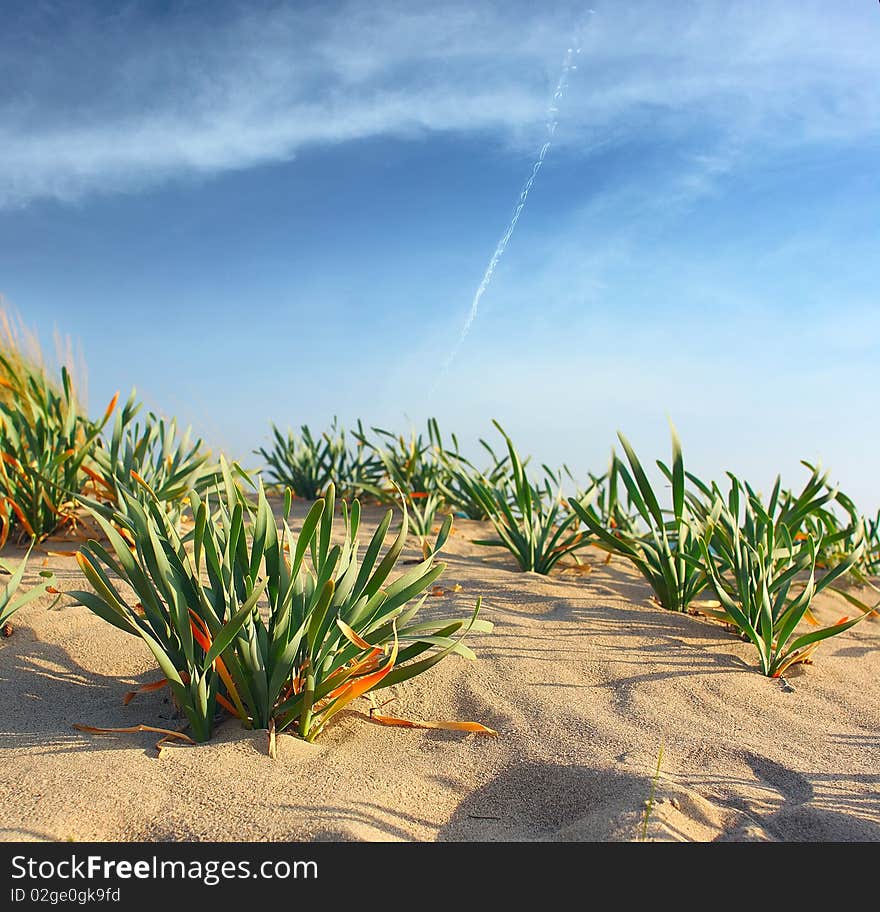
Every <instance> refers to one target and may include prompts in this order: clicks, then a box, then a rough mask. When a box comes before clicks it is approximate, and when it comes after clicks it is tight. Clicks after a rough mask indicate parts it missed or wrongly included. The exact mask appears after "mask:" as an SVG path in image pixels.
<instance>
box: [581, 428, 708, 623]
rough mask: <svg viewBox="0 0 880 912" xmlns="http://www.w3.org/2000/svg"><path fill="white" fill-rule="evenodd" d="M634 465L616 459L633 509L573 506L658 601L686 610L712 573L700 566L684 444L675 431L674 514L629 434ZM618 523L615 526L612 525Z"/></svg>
mask: <svg viewBox="0 0 880 912" xmlns="http://www.w3.org/2000/svg"><path fill="white" fill-rule="evenodd" d="M618 437H619V438H620V442H621V445H622V446H623V450H624V453H625V454H626V458H627V462H628V463H629V465H628V466H627V465H626V464H624V463H623V462H622V461H621V460H620V459H619V458H617V457H614V464H613V467H612V470H611V473H612V474H611V478H612V479H614V484H617V479H619V480H620V481H622V482H623V484H624V487H625V488H626V492H627V497H628V507H629V508H628V509H626V510H625V509H622V508H620V507H619V506H618V505H617V494H616V489H615V493H614V494H613V507H612V508H611V509H609V508H608V506H606V508H605V509H603V511H602V512H601V513H600V512H598V511H597V510H596V509H595V508H594V507H593V506H592V505H591V504H590V503H585V502H584V501H583V500H578V499H577V498H574V497H572V498H570V499H569V503H570V504H571V508H572V510H573V511H574V514H575V515H577V516H578V517H579V518H580V519H581V521H582V522H583V523H584V524H585V525H586V526H587V528H588V529H589V531H590V532H591V533H592V534H593V535H594V536H595V538H596V544H598V545H599V547H602V548H604V549H605V550H607V551H608V552H609V553H611V554H618V555H620V556H621V557H625V558H626V559H627V560H629V561H630V562H631V563H632V564H633V565H634V566H635V567H636V568H637V569H638V570H639V572H640V573H641V574H642V576H643V577H644V578H645V580H646V581H647V582H648V584H649V585H650V586H651V589H652V590H653V591H654V596H655V598H656V600H657V602H658V603H659V604H660V605H661V606H662V607H663V608H666V609H667V610H669V611H686V610H687V607H688V605H689V604H690V603H691V601H692V600H693V599H694V598H695V597H696V596H697V595H699V593H700V592H702V590H703V589H704V588H705V587H706V583H707V580H706V574H705V571H704V569H703V568H702V566H701V564H700V558H701V552H700V532H701V527H702V523H701V520H700V517H699V516H698V515H697V514H696V513H695V511H694V510H693V509H692V508H691V506H690V502H689V499H688V498H687V497H686V496H685V494H686V492H685V471H684V461H683V459H682V452H681V442H680V441H679V439H678V434H677V433H676V431H675V428H672V468H671V470H668V469H666V467H665V466H664V464H663V463H662V462H660V461H659V460H658V463H657V464H658V466H659V467H660V469H661V471H663V470H664V469H665V470H666V471H667V472H668V474H669V477H670V479H671V487H672V510H671V511H669V510H663V509H662V508H661V506H660V501H659V498H658V497H657V494H656V493H655V491H654V489H653V487H652V486H651V483H650V481H649V480H648V476H647V474H646V473H645V470H644V468H643V467H642V464H641V463H640V462H639V459H638V457H637V456H636V453H635V451H634V450H633V448H632V446H631V445H630V443H629V441H628V440H627V439H626V437H624V436H623V434H618ZM612 520H613V522H612Z"/></svg>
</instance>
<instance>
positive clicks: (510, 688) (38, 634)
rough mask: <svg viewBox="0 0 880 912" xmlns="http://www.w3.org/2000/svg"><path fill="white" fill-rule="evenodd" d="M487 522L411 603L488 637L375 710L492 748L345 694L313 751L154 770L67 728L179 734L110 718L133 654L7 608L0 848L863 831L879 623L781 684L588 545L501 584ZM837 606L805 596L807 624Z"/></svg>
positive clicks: (223, 746) (141, 661) (879, 751)
mask: <svg viewBox="0 0 880 912" xmlns="http://www.w3.org/2000/svg"><path fill="white" fill-rule="evenodd" d="M379 515H380V514H379V512H378V511H376V510H373V509H367V510H365V519H364V523H365V526H367V527H369V526H370V524H371V523H375V522H376V521H377V518H378V516H379ZM487 531H488V526H487V525H486V524H482V523H477V522H472V521H468V520H461V519H459V520H456V524H455V534H454V535H453V536H452V538H451V539H450V541H449V544H448V546H447V548H446V554H445V559H446V560H447V562H448V567H447V570H446V572H445V573H444V575H443V577H441V579H440V581H439V582H441V583H442V584H443V585H444V586H446V587H447V588H449V589H451V588H452V587H453V586H454V585H455V584H458V585H459V586H460V587H461V589H460V590H459V591H454V592H447V593H446V594H445V595H443V596H439V597H432V598H431V599H429V605H428V609H427V610H430V611H442V613H443V614H449V613H452V612H459V611H460V612H462V613H465V612H469V611H470V610H471V609H472V606H473V604H474V600H475V599H476V597H477V596H478V595H482V596H483V599H484V615H483V616H484V617H486V618H488V619H490V620H492V621H494V623H495V630H494V632H493V633H491V634H481V635H473V636H472V637H471V639H470V640H469V643H470V645H471V646H472V647H473V648H474V649H475V651H476V652H477V655H478V657H479V658H478V661H476V662H469V661H467V660H465V659H463V658H460V657H458V656H452V657H449V658H447V659H445V660H444V661H443V662H441V663H440V664H439V665H438V666H435V667H434V668H433V669H431V670H430V671H429V672H428V673H426V674H424V675H422V676H421V677H419V678H416V679H414V680H412V681H410V682H407V683H405V684H402V685H399V686H397V687H395V688H393V689H390V690H386V691H382V699H385V698H387V697H388V696H394V697H395V700H394V702H393V703H392V704H391V705H390V706H388V707H387V708H386V711H387V712H393V713H394V714H395V715H398V716H404V717H409V718H422V719H471V720H476V721H479V722H483V723H484V724H486V725H489V726H491V727H492V728H494V729H496V730H497V731H498V735H497V736H496V737H488V736H480V735H475V734H465V733H457V732H444V731H429V730H418V729H400V728H389V727H384V726H381V725H378V724H376V723H374V722H371V721H370V720H369V717H368V709H369V703H368V701H367V700H365V699H362V700H360V701H358V702H357V703H356V704H354V706H355V707H356V708H354V709H352V710H351V711H346V712H343V713H341V714H340V716H339V717H337V720H336V721H335V722H334V723H333V724H332V725H331V726H329V727H328V730H327V731H326V732H325V733H324V735H323V736H322V738H321V739H320V740H319V741H318V743H317V744H306V743H304V742H302V741H300V740H299V739H297V738H296V737H294V736H292V735H288V734H285V735H282V736H280V737H279V739H278V758H277V760H274V761H273V760H271V759H270V758H269V757H268V756H267V753H266V733H265V732H249V731H245V730H244V729H243V728H242V727H241V725H240V724H239V722H238V721H236V720H234V719H230V720H228V721H227V722H225V723H223V724H222V725H221V726H220V728H219V730H218V732H217V734H216V736H215V738H214V740H213V741H212V742H210V743H209V744H207V745H201V746H197V747H193V746H189V745H185V744H181V745H179V746H176V745H175V746H170V747H166V748H164V749H163V751H162V753H161V756H159V755H158V752H157V750H156V746H155V745H156V740H157V736H156V735H154V734H150V733H136V734H113V735H103V736H97V735H89V734H85V733H83V732H80V731H78V730H76V729H74V728H73V725H74V723H84V724H89V725H96V726H129V725H136V724H139V723H143V724H149V725H157V726H172V725H179V724H180V722H179V719H177V718H176V717H175V715H174V711H173V707H172V706H171V704H170V703H168V702H167V694H164V693H163V692H158V693H152V694H146V695H144V696H141V697H139V698H138V699H136V700H134V701H132V702H131V703H130V704H128V705H127V706H126V705H123V696H124V694H125V693H126V691H129V690H131V689H132V687H134V686H137V685H139V684H143V683H145V682H148V681H153V680H156V679H157V678H158V677H159V675H158V674H157V672H156V669H155V667H154V663H153V661H152V659H151V657H150V655H149V653H148V652H147V650H146V648H145V647H144V646H143V645H142V644H141V642H140V641H139V640H138V639H136V638H134V637H130V636H127V635H125V634H124V633H122V632H120V631H118V630H116V629H114V628H112V627H111V626H110V625H108V624H106V623H105V622H103V621H101V620H100V619H98V618H97V617H95V616H94V615H93V614H91V613H90V612H89V611H88V610H87V609H86V608H84V607H82V606H77V605H71V606H68V605H69V602H68V601H65V603H64V607H61V606H58V607H56V608H54V609H51V610H50V608H49V605H50V602H51V598H50V597H48V596H47V597H46V598H44V599H41V600H39V601H38V602H36V603H34V604H32V605H29V606H27V607H26V608H25V609H23V610H22V611H20V612H19V613H18V614H17V615H16V616H15V617H14V618H13V626H14V632H13V634H12V636H11V637H9V638H8V639H3V640H2V641H0V688H2V690H0V693H2V701H3V713H2V720H0V796H2V804H0V808H2V810H0V839H4V840H68V839H72V840H90V841H92V840H94V841H142V840H147V841H153V840H159V841H169V840H170V841H191V840H221V841H244V842H255V841H300V840H369V841H385V840H404V841H434V840H440V841H451V840H455V841H459V840H468V841H491V842H496V841H553V840H570V841H591V842H608V841H638V840H640V839H643V838H644V839H647V840H653V841H698V842H709V841H782V842H793V841H809V842H826V841H834V842H849V841H872V842H873V841H878V840H880V791H878V780H880V620H877V619H874V618H871V619H867V620H865V621H863V622H862V623H860V624H858V625H856V626H855V627H854V628H853V629H852V630H850V631H847V632H845V633H843V634H842V635H840V636H838V637H836V638H834V639H832V640H829V641H827V642H825V643H824V644H822V645H821V646H820V648H819V650H818V651H817V652H816V654H815V661H814V663H813V664H812V665H809V666H800V667H799V668H798V669H796V670H793V671H791V672H790V673H789V675H788V682H789V685H790V686H784V685H783V684H782V683H781V682H780V681H778V680H770V679H767V678H765V677H763V676H762V675H760V674H759V673H758V672H757V666H756V658H757V653H756V651H755V650H754V647H752V646H751V644H749V643H745V642H743V641H741V640H740V639H738V638H737V637H735V636H734V635H733V634H732V633H730V632H729V631H728V630H727V629H726V628H724V627H723V626H722V625H719V624H717V623H714V622H711V621H708V620H706V619H702V618H698V617H692V616H689V615H680V614H673V613H671V612H667V611H664V610H662V609H661V608H659V607H656V606H655V605H654V604H652V603H651V602H650V599H649V596H650V590H649V589H648V587H647V585H646V584H645V583H644V582H642V580H641V579H640V577H639V576H638V575H637V574H636V573H635V572H634V571H633V570H632V568H631V567H629V565H627V564H626V563H625V562H623V561H622V560H619V559H614V560H612V562H611V563H610V564H608V565H606V564H604V563H603V559H604V555H602V554H601V553H600V552H598V551H596V550H595V549H592V548H588V549H586V551H584V552H582V555H583V558H584V560H586V561H587V562H588V563H589V564H590V565H591V566H592V572H589V573H586V572H578V571H577V570H575V569H573V568H568V567H566V568H563V569H559V570H556V571H554V573H553V574H552V575H551V576H550V577H542V576H538V575H535V574H530V573H522V572H520V571H519V570H518V569H517V568H516V565H515V564H514V563H513V562H512V559H511V558H510V557H509V556H508V555H507V554H506V552H504V551H501V550H496V549H487V548H481V547H477V546H474V545H473V544H471V541H470V540H471V539H473V538H479V537H481V536H485V535H486V533H487ZM363 540H364V536H363V535H362V541H363ZM45 547H46V548H47V549H50V550H53V549H63V548H69V547H71V545H70V544H66V543H65V542H64V541H63V540H62V541H58V540H50V541H49V542H47V543H46V545H45ZM20 553H21V552H20V551H16V549H14V548H9V547H8V548H7V550H6V552H5V554H4V557H5V558H15V557H17V556H19V554H20ZM411 554H413V555H414V554H415V551H412V552H411ZM44 566H48V567H51V568H53V569H54V570H56V572H57V574H58V584H57V585H58V586H59V588H60V589H62V590H70V589H76V588H82V587H83V580H82V579H81V576H80V573H79V570H78V568H77V565H76V563H75V561H73V560H71V559H70V558H69V557H64V556H58V555H49V554H46V553H45V552H42V553H39V554H37V553H35V556H34V558H33V559H32V561H31V564H30V566H29V571H28V576H27V578H26V579H27V580H29V581H33V579H34V578H35V576H36V571H37V570H38V569H41V568H42V567H44ZM851 611H852V609H849V608H848V607H847V606H846V605H845V603H843V602H842V600H840V599H839V598H838V597H836V596H834V595H823V596H821V597H820V598H819V600H818V602H817V614H818V615H819V617H820V618H821V619H822V620H824V621H826V622H833V621H835V620H837V619H838V618H839V617H840V616H841V615H842V614H849V613H851ZM661 749H662V756H661V753H660V752H661ZM658 758H659V774H657V769H658ZM652 789H653V802H652V804H651V805H650V807H647V805H646V802H648V801H649V799H650V798H651V795H652ZM646 811H647V813H646Z"/></svg>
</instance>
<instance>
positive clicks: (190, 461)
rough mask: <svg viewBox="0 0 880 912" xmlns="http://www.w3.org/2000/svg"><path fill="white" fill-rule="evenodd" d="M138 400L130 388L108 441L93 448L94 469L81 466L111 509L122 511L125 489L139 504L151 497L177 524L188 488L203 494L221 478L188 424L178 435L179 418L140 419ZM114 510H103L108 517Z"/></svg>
mask: <svg viewBox="0 0 880 912" xmlns="http://www.w3.org/2000/svg"><path fill="white" fill-rule="evenodd" d="M141 407H142V404H141V403H139V402H137V401H136V399H135V391H134V390H132V393H131V395H130V396H129V399H128V401H127V402H126V404H125V406H124V407H123V408H122V409H121V410H120V411H119V412H117V415H116V421H115V424H114V427H113V433H112V435H111V437H110V440H109V441H108V442H107V443H104V442H103V441H101V445H99V446H98V447H96V448H95V451H94V453H93V462H94V464H95V469H96V470H97V471H95V470H92V469H89V468H88V467H86V468H85V471H86V472H87V473H88V475H89V477H90V478H91V479H92V481H93V482H94V483H95V488H96V493H97V494H98V495H99V496H103V497H104V498H109V499H110V501H111V502H112V504H113V505H114V507H115V509H118V510H120V511H121V512H125V511H126V500H125V498H123V497H122V496H121V494H120V491H121V490H123V489H124V490H126V491H127V492H128V493H129V494H131V495H134V496H135V497H136V498H137V499H139V500H140V501H141V502H145V499H146V498H148V497H155V498H156V500H158V501H159V503H160V504H161V505H162V508H163V510H164V511H165V512H166V513H167V515H168V517H169V519H170V520H171V521H172V522H173V523H175V524H176V525H180V523H181V521H182V519H183V515H184V511H185V510H186V508H187V506H188V504H189V500H188V497H187V495H188V494H189V492H190V491H191V490H195V491H196V493H197V494H199V495H200V496H201V497H204V496H205V495H206V494H207V493H209V492H210V491H213V490H215V489H216V488H217V486H218V484H219V483H220V482H221V480H222V475H221V472H220V468H219V466H218V465H216V464H212V463H211V454H210V453H209V452H205V451H203V449H202V441H201V440H193V439H192V437H191V431H190V429H189V428H187V429H186V430H185V431H184V432H183V433H182V434H180V433H178V430H177V422H176V420H174V419H172V420H170V421H166V420H165V419H164V418H160V417H158V416H157V415H155V414H154V413H153V412H149V413H147V415H146V416H145V417H144V419H143V423H141V422H139V421H135V420H134V419H135V417H136V415H137V413H138V412H139V411H140V409H141ZM110 512H112V510H110V511H108V512H105V516H108V515H109V513H110Z"/></svg>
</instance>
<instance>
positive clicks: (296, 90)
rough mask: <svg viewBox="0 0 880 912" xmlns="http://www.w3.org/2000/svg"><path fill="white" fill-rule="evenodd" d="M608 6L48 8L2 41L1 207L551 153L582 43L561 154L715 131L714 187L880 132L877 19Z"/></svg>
mask: <svg viewBox="0 0 880 912" xmlns="http://www.w3.org/2000/svg"><path fill="white" fill-rule="evenodd" d="M591 5H592V8H593V9H594V10H595V12H594V13H592V14H591V13H589V12H588V10H587V6H586V5H581V4H575V3H568V2H566V3H559V4H553V5H537V6H536V7H529V6H525V5H522V6H518V5H511V4H509V3H503V4H502V3H497V4H489V3H483V4H480V3H478V4H473V3H442V2H441V3H435V4H424V5H423V6H421V7H415V6H414V5H413V4H411V3H382V4H376V5H373V6H371V7H368V6H367V5H366V4H362V3H350V4H342V5H339V4H337V5H327V4H317V5H314V6H310V7H307V8H305V7H303V6H302V5H301V4H294V3H291V4H279V3H275V4H272V5H266V6H264V7H261V6H259V5H253V4H234V5H230V6H221V5H219V4H205V5H204V6H201V7H200V6H198V5H196V6H191V5H187V6H181V7H180V8H179V10H180V11H179V12H175V13H172V14H168V15H167V16H166V17H165V18H157V19H153V20H146V19H145V18H144V15H143V12H142V9H143V8H142V7H139V6H137V5H130V6H125V7H120V8H119V9H118V10H117V9H114V10H113V12H112V14H107V13H106V12H102V11H101V10H102V5H100V4H98V5H96V10H97V11H96V12H92V13H88V12H84V11H83V8H82V6H81V5H78V7H77V11H76V16H74V15H73V12H72V11H71V9H70V8H69V7H68V8H67V9H65V7H64V5H57V4H53V3H47V4H34V5H32V6H28V7H27V12H26V13H22V14H20V15H19V16H18V17H17V18H16V17H7V18H8V21H7V23H6V27H5V29H4V33H3V36H2V37H0V58H2V63H0V77H2V80H0V85H2V86H3V88H0V206H5V207H9V206H16V205H23V204H26V203H28V202H29V201H31V200H34V199H39V198H57V199H62V200H69V199H75V198H77V197H80V196H82V195H84V194H88V193H91V192H95V191H99V192H107V191H115V190H128V189H132V188H139V187H143V186H147V185H150V184H152V183H155V182H157V181H162V180H166V179H168V178H173V177H177V176H185V175H192V174H212V173H219V172H222V171H226V170H231V169H240V168H247V167H252V166H254V165H259V164H263V163H270V162H278V161H284V160H288V159H290V158H292V157H294V156H295V155H296V153H297V152H298V151H299V150H301V149H303V148H305V147H309V146H315V145H321V144H336V143H344V142H349V141H352V140H356V139H359V138H363V137H377V136H404V137H405V136H408V135H417V134H424V133H426V132H434V131H436V132H446V133H448V132H455V133H477V134H480V135H487V136H491V137H493V138H494V139H496V140H500V141H502V142H505V143H508V144H511V145H517V146H518V145H520V144H522V143H533V142H534V141H535V139H536V137H537V136H539V135H540V134H541V131H542V130H543V125H544V118H545V112H546V108H547V103H548V100H549V99H548V95H549V93H550V92H551V91H552V88H553V85H554V84H555V80H556V78H557V76H558V70H559V66H560V63H561V60H562V57H563V55H564V53H565V49H566V47H567V46H569V45H570V44H571V43H572V42H573V41H575V40H576V39H575V33H576V32H579V43H580V44H581V47H582V53H581V55H580V58H579V59H580V64H579V69H578V71H577V73H575V74H573V76H572V79H571V85H570V89H569V92H568V95H567V97H566V99H565V103H564V107H563V111H562V112H561V113H562V117H561V123H560V129H559V131H558V132H557V134H556V142H557V143H559V144H565V145H567V146H568V147H569V148H570V149H572V150H582V151H583V154H589V152H590V150H591V149H594V148H595V147H596V146H597V144H607V143H618V142H626V141H627V140H629V139H631V138H633V137H635V136H640V137H643V136H645V135H650V136H654V137H656V138H657V140H658V141H663V142H675V141H676V140H682V139H683V138H686V137H691V138H693V137H694V136H696V135H707V136H711V141H709V142H708V143H707V148H706V152H705V155H706V158H705V160H703V161H702V162H701V163H700V166H699V167H696V168H694V167H691V168H690V169H689V170H688V173H689V174H691V175H692V179H693V180H699V181H704V182H711V179H712V176H713V173H716V172H718V173H720V172H723V171H724V170H726V169H728V168H730V167H732V164H733V162H735V160H736V158H737V156H738V155H739V154H740V152H739V150H742V149H745V148H752V147H754V146H763V145H766V144H768V143H771V144H791V143H814V142H855V141H858V140H859V139H861V138H863V137H865V136H869V135H870V136H876V135H877V133H878V131H880V90H878V86H880V58H878V55H877V54H876V47H877V35H878V32H880V16H878V13H877V10H876V9H874V8H872V7H871V8H869V5H868V4H864V3H855V2H848V3H847V2H840V3H835V4H828V3H823V2H812V3H810V2H801V3H797V4H792V3H790V2H789V0H776V2H761V3H757V2H724V3H720V2H690V3H676V4H657V3H650V2H645V3H629V4H626V5H625V7H624V6H623V5H622V4H619V3H611V2H605V3H602V2H599V0H596V2H593V3H592V4H591ZM103 9H104V10H106V6H103ZM731 150H732V151H731ZM692 189H693V188H690V189H688V188H685V190H686V192H692ZM697 189H699V188H697Z"/></svg>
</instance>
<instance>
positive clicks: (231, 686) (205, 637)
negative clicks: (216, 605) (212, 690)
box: [189, 608, 248, 722]
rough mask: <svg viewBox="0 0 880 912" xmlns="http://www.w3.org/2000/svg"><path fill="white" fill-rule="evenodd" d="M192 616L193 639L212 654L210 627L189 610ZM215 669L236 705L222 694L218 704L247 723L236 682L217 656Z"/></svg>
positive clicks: (218, 698)
mask: <svg viewBox="0 0 880 912" xmlns="http://www.w3.org/2000/svg"><path fill="white" fill-rule="evenodd" d="M189 615H190V621H189V623H190V627H191V628H192V634H193V639H194V640H195V641H196V642H197V643H198V644H199V646H201V647H202V649H204V650H205V653H208V652H210V650H211V637H210V634H209V632H208V626H207V624H205V622H204V621H203V620H202V619H201V618H200V617H199V616H198V615H197V614H196V613H195V611H193V610H192V608H190V609H189ZM213 664H214V668H216V669H217V674H218V675H220V680H221V681H222V682H223V686H224V687H225V688H226V691H227V693H228V694H229V696H230V697H231V698H232V702H233V703H234V704H235V706H233V705H232V704H231V703H229V701H228V700H226V699H225V698H223V696H222V694H217V702H218V703H220V705H221V706H222V707H223V708H224V709H225V710H226V711H227V712H229V713H231V714H232V715H233V716H237V717H238V718H239V719H241V720H242V722H247V720H248V714H247V710H246V709H245V708H244V704H243V703H242V702H241V696H240V695H239V693H238V689H237V688H236V686H235V682H234V681H233V680H232V675H231V674H229V669H227V667H226V663H225V662H224V661H223V659H222V658H221V657H220V656H217V658H216V659H214V663H213Z"/></svg>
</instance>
